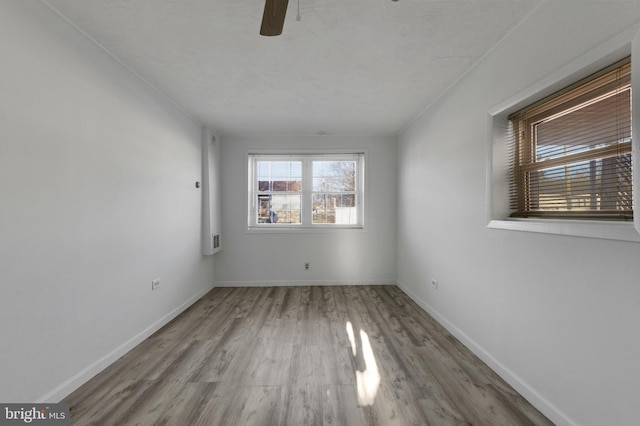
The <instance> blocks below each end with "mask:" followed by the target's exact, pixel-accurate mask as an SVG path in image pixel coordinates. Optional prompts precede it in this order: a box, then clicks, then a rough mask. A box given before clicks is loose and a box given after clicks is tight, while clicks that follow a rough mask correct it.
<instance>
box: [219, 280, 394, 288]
mask: <svg viewBox="0 0 640 426" xmlns="http://www.w3.org/2000/svg"><path fill="white" fill-rule="evenodd" d="M331 285H340V286H342V285H396V282H395V281H394V280H300V281H295V280H291V281H216V282H215V286H216V287H295V286H331Z"/></svg>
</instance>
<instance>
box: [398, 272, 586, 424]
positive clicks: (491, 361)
mask: <svg viewBox="0 0 640 426" xmlns="http://www.w3.org/2000/svg"><path fill="white" fill-rule="evenodd" d="M398 288H400V289H401V290H402V291H403V292H405V293H406V294H407V296H409V297H410V298H411V299H412V300H413V301H414V302H416V303H417V304H418V305H419V306H420V307H421V308H422V309H424V310H425V311H426V312H427V313H428V314H429V315H431V316H432V317H433V318H434V319H435V320H436V321H437V322H438V323H439V324H440V325H442V326H443V327H444V328H446V329H447V331H449V332H450V333H451V334H453V335H454V336H455V337H456V338H457V339H458V340H459V341H460V342H462V344H464V345H465V346H466V347H467V348H469V349H470V350H471V351H472V352H473V353H474V354H475V355H476V356H477V357H478V358H480V359H481V360H482V361H483V362H484V363H485V364H487V365H488V366H489V368H491V369H492V370H493V371H494V372H495V373H496V374H498V375H499V376H500V377H501V378H502V379H503V380H504V381H505V382H507V383H508V384H509V385H510V386H512V387H513V388H514V389H515V390H516V391H517V392H518V393H519V394H520V395H522V396H523V397H524V398H525V399H526V400H527V401H529V402H530V403H531V405H533V406H534V407H536V408H537V409H538V410H540V411H541V412H542V413H543V414H544V415H545V416H547V417H548V418H549V419H550V420H551V421H552V422H553V423H555V424H556V425H558V426H561V425H566V426H577V425H578V424H577V423H576V422H575V421H573V420H572V419H571V418H570V417H569V416H567V415H566V414H565V413H564V412H562V411H561V410H560V409H559V408H558V407H556V406H555V405H553V404H552V403H551V402H550V401H549V400H547V399H546V398H545V397H544V396H542V395H541V394H540V393H539V392H538V391H537V390H535V389H534V388H533V387H531V385H529V384H528V383H527V382H525V381H524V380H523V379H522V378H521V377H520V376H518V375H517V374H515V373H514V372H513V371H511V370H510V369H509V368H508V367H506V366H505V365H503V364H502V363H501V362H500V361H498V360H497V359H496V358H495V357H494V356H493V355H492V354H491V353H490V352H488V351H487V350H486V349H485V348H484V347H482V346H481V345H479V344H478V343H477V342H476V341H475V340H473V339H472V338H471V337H469V336H468V335H467V334H465V333H464V332H463V331H462V330H461V329H460V328H458V327H457V326H456V325H455V324H453V323H452V322H451V321H449V320H448V319H447V318H446V317H444V316H443V315H442V314H440V312H438V311H437V310H435V309H434V308H433V307H431V306H430V305H429V304H428V303H427V302H425V301H424V300H422V299H421V298H419V297H418V296H417V295H416V294H415V293H413V292H412V291H411V290H410V289H409V288H408V287H406V286H404V285H402V283H400V282H398Z"/></svg>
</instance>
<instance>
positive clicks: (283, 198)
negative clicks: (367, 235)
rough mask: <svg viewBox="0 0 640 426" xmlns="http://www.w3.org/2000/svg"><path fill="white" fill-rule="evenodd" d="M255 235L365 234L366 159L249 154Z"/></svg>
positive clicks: (361, 156)
mask: <svg viewBox="0 0 640 426" xmlns="http://www.w3.org/2000/svg"><path fill="white" fill-rule="evenodd" d="M248 161H249V167H248V170H249V174H248V190H249V191H248V193H249V194H248V218H247V223H248V226H249V228H251V229H260V228H263V229H291V228H321V227H331V228H341V227H342V228H361V227H362V224H363V213H364V212H363V205H364V204H363V193H364V191H363V187H364V154H363V153H349V154H287V155H283V154H249V156H248Z"/></svg>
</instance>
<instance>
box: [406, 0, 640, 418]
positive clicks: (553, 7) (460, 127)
mask: <svg viewBox="0 0 640 426" xmlns="http://www.w3.org/2000/svg"><path fill="white" fill-rule="evenodd" d="M639 16H640V13H639V5H638V2H622V1H604V2H599V3H595V2H591V1H583V2H568V1H552V2H546V3H544V4H543V5H542V6H541V7H539V8H538V9H536V10H535V11H534V12H533V14H532V15H530V16H529V17H528V19H527V20H525V22H523V23H522V24H521V25H520V26H519V27H518V28H516V30H515V31H514V32H512V33H511V34H509V35H507V37H506V38H505V39H504V40H503V41H502V43H501V44H500V45H499V46H498V47H497V48H496V49H494V50H493V51H492V52H491V53H490V54H489V55H488V56H486V57H485V58H484V59H483V60H482V61H481V62H480V63H479V64H478V65H477V66H476V67H475V68H474V69H473V70H472V71H471V72H470V73H469V74H468V75H467V76H466V77H465V78H464V79H462V80H461V81H460V82H459V83H458V84H457V85H456V86H455V87H453V88H452V89H451V90H449V91H448V93H447V94H445V95H444V96H443V97H441V98H440V99H439V101H438V102H436V103H434V104H433V105H431V106H430V107H429V108H427V110H425V111H424V112H423V113H422V114H421V115H420V117H419V118H418V119H417V120H416V121H415V122H414V123H413V124H412V125H411V126H410V127H409V128H408V129H407V130H406V131H405V132H404V133H403V134H402V135H401V136H400V138H399V148H398V150H399V151H398V164H399V166H398V170H399V177H398V180H399V182H398V188H399V192H398V199H399V206H400V210H399V212H398V283H399V285H400V286H401V287H402V288H404V289H405V290H406V291H407V292H409V293H410V294H411V295H412V297H414V298H415V299H416V300H417V301H419V302H420V303H421V304H422V305H423V306H424V307H426V308H427V310H429V311H430V312H432V313H433V314H434V315H435V316H436V317H437V318H438V319H439V320H440V321H441V322H442V323H443V324H444V325H446V326H447V327H448V328H449V329H450V330H452V331H453V332H454V333H455V334H456V335H457V336H459V337H460V338H461V339H462V340H463V341H464V342H465V343H466V344H467V345H468V346H470V347H471V348H472V349H473V350H474V351H475V352H476V353H477V354H479V355H480V356H481V357H482V358H483V359H485V360H486V361H487V362H488V363H489V364H490V365H491V366H492V367H493V368H494V369H496V370H497V371H498V372H499V373H500V374H502V375H503V376H504V377H505V378H507V379H508V381H510V382H511V383H512V384H513V385H514V386H515V387H516V388H517V389H518V390H519V391H520V392H521V393H523V394H524V395H525V396H526V397H527V398H528V399H529V400H530V401H531V402H533V403H534V404H535V405H537V406H538V407H539V408H540V409H541V410H542V411H543V412H545V413H546V414H547V415H548V416H549V417H550V418H551V419H552V420H553V421H555V422H557V423H558V424H579V425H631V424H638V411H637V410H638V403H639V401H640V386H639V383H640V368H638V360H639V359H640V332H639V331H638V325H639V324H640V262H639V261H638V260H639V259H640V245H639V244H637V243H628V242H621V241H613V240H602V239H590V238H577V237H568V236H554V235H549V234H535V233H524V232H517V231H505V230H497V229H488V228H486V224H487V213H486V207H485V206H486V201H487V200H486V192H487V188H486V184H485V181H486V180H485V173H486V166H487V165H486V158H487V150H488V147H489V144H488V141H487V138H488V136H487V134H488V128H487V126H488V124H487V122H488V120H487V114H488V111H489V110H490V109H491V108H492V107H494V106H495V105H499V104H500V103H502V102H504V101H505V100H506V99H510V98H512V97H513V96H515V95H516V94H517V93H519V92H520V91H523V90H525V89H527V88H528V87H530V86H531V85H534V84H537V83H539V82H540V81H544V80H545V79H547V78H548V76H549V75H551V74H553V73H555V72H557V70H558V69H560V68H562V67H563V66H565V65H566V64H568V63H570V62H572V61H575V60H578V58H581V57H583V56H584V55H588V54H589V52H593V51H594V49H595V50H598V51H600V52H604V51H607V49H609V50H611V51H614V50H616V49H617V48H618V47H621V46H622V45H624V44H625V43H627V42H628V41H629V39H630V38H629V37H627V36H625V37H618V35H619V34H621V33H625V34H633V31H632V30H633V27H635V26H636V25H637V23H638V20H639ZM624 38H626V41H624V42H622V41H621V40H622V39H624ZM461 123H464V124H461ZM416 194H423V195H424V194H427V195H428V196H416ZM603 261H607V262H608V265H606V266H603V265H602V263H603ZM538 268H539V271H540V274H534V270H536V269H538ZM432 278H435V279H437V280H439V288H438V289H437V290H436V289H433V288H432V287H431V285H430V282H431V279H432Z"/></svg>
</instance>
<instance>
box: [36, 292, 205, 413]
mask: <svg viewBox="0 0 640 426" xmlns="http://www.w3.org/2000/svg"><path fill="white" fill-rule="evenodd" d="M213 288H214V286H213V285H209V286H207V287H205V288H204V289H202V290H201V291H199V292H198V293H197V294H195V295H194V296H193V297H191V298H190V299H189V300H187V301H186V302H184V303H183V304H181V305H180V306H178V307H177V308H175V309H174V310H172V311H171V312H169V313H168V314H166V315H165V316H163V317H162V318H160V319H159V320H158V321H156V322H154V323H153V324H151V325H150V326H149V327H147V328H146V329H144V330H142V331H141V332H140V333H138V334H136V335H135V336H133V337H132V338H131V339H129V340H127V341H126V342H124V343H123V344H122V345H120V346H119V347H117V348H116V349H114V350H113V351H111V352H110V353H108V354H106V355H105V356H103V357H102V358H100V359H98V360H96V361H95V362H93V363H91V364H90V365H89V366H87V367H86V368H84V369H82V370H81V371H80V372H78V373H77V374H76V375H74V376H72V377H70V378H69V379H67V380H65V381H64V382H62V383H61V384H60V385H58V386H57V387H55V388H54V389H53V390H51V391H50V392H48V393H46V394H45V395H43V396H42V397H40V398H38V400H37V401H36V403H45V402H59V401H61V400H62V398H64V397H66V396H67V395H69V394H70V393H71V392H73V391H75V390H76V389H78V388H79V387H80V386H82V385H83V384H85V383H86V382H88V381H89V380H90V379H91V378H92V377H94V376H95V375H96V374H98V373H100V372H101V371H102V370H104V369H105V368H107V367H108V366H109V365H111V364H113V363H114V362H115V361H117V360H118V359H119V358H120V357H121V356H123V355H124V354H126V353H127V352H129V351H130V350H131V349H133V348H135V347H136V346H137V345H139V344H140V343H142V342H143V341H144V340H145V339H146V338H148V337H149V336H151V335H152V334H153V333H155V332H156V331H158V330H160V329H161V328H162V327H164V326H165V325H166V324H168V323H169V321H171V320H172V319H174V318H175V317H177V316H178V315H180V314H181V313H182V312H184V311H185V310H186V309H187V308H188V307H189V306H191V305H193V304H194V303H195V302H197V301H198V300H200V299H201V298H202V297H203V296H204V295H205V294H207V293H208V292H209V291H211V289H213Z"/></svg>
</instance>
